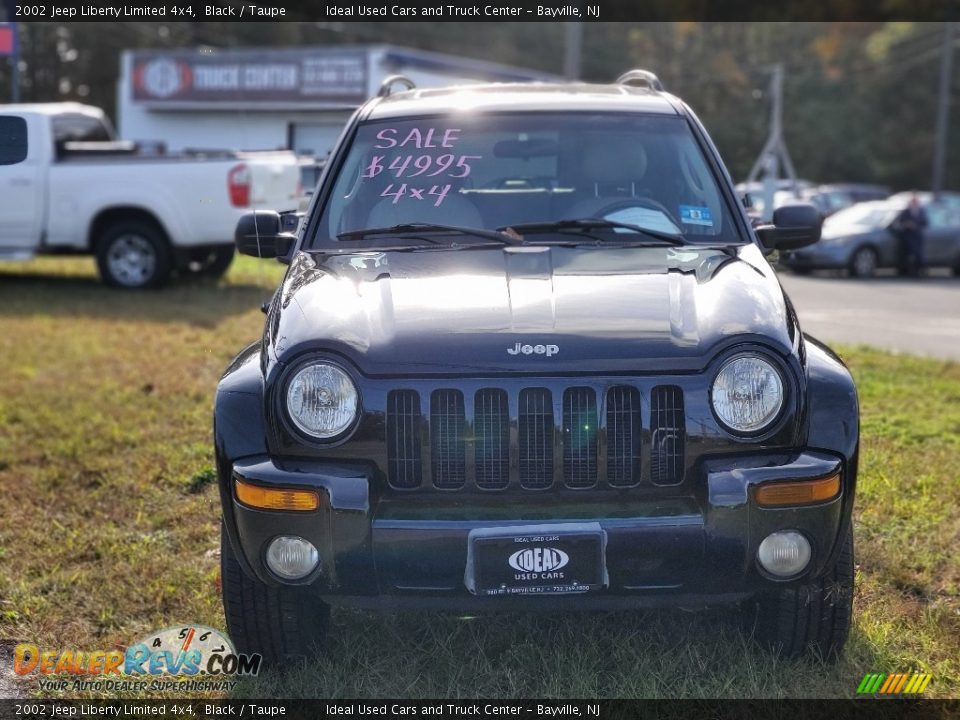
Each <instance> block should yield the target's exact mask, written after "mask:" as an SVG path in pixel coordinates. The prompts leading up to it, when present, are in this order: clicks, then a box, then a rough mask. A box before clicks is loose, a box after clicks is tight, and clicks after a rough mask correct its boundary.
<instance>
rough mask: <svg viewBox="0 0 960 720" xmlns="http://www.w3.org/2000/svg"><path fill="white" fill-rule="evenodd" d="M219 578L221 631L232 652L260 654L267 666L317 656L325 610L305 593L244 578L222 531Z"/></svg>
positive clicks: (326, 620) (326, 618) (327, 612)
mask: <svg viewBox="0 0 960 720" xmlns="http://www.w3.org/2000/svg"><path fill="white" fill-rule="evenodd" d="M220 577H221V582H222V584H223V612H224V615H225V616H226V619H227V633H228V634H229V635H230V639H231V640H233V643H234V645H235V646H236V648H237V651H238V652H241V653H260V654H261V655H263V659H264V661H265V662H267V663H268V664H270V665H276V664H279V663H281V662H283V661H284V660H288V659H302V658H309V657H315V656H317V655H319V654H320V652H321V651H322V649H323V641H324V638H325V636H326V632H327V626H328V624H329V620H330V606H329V605H327V604H326V603H324V602H323V601H321V600H320V599H319V598H317V597H315V596H313V595H311V594H310V593H308V592H306V591H305V590H301V589H299V588H291V587H272V586H269V585H266V584H264V583H262V582H260V581H259V580H257V579H256V578H251V577H249V576H248V575H247V574H246V573H245V572H244V571H243V569H242V568H241V567H240V563H239V562H237V558H236V555H235V554H234V551H233V546H232V545H231V544H230V538H228V537H227V533H226V530H225V529H223V528H222V527H221V532H220Z"/></svg>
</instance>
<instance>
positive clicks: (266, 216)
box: [234, 210, 297, 258]
mask: <svg viewBox="0 0 960 720" xmlns="http://www.w3.org/2000/svg"><path fill="white" fill-rule="evenodd" d="M296 239H297V238H296V236H294V235H291V234H290V233H287V232H283V225H282V222H281V220H280V214H279V213H275V212H274V211H273V210H255V211H253V212H249V213H247V214H246V215H244V216H242V217H241V218H240V220H239V221H238V222H237V230H236V232H235V233H234V242H235V243H236V245H237V252H239V253H240V254H242V255H252V256H253V257H258V258H284V257H286V256H287V255H289V254H290V250H291V248H292V247H293V243H294V242H295V241H296Z"/></svg>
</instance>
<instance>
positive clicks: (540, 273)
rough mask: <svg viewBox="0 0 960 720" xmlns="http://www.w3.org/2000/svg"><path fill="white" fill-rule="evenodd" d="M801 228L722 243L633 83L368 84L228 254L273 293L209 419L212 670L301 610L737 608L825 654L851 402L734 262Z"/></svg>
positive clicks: (676, 138)
mask: <svg viewBox="0 0 960 720" xmlns="http://www.w3.org/2000/svg"><path fill="white" fill-rule="evenodd" d="M398 82H403V83H404V84H405V85H407V86H408V87H406V88H405V89H404V90H403V91H401V92H396V93H392V92H391V88H392V87H393V86H394V85H395V84H397V83H398ZM819 222H820V221H819V215H818V213H817V212H816V211H815V210H814V209H813V208H812V207H811V206H802V205H798V206H790V207H784V208H780V209H779V210H777V212H776V213H775V215H774V218H773V224H772V225H766V226H761V227H758V228H756V229H752V228H751V226H750V223H749V221H748V219H747V217H746V216H745V214H744V211H743V209H742V206H741V204H740V203H738V201H737V198H736V197H735V196H734V192H733V188H732V185H731V182H730V177H729V175H728V173H727V172H726V170H725V168H724V166H723V164H722V162H721V160H720V157H719V156H718V154H717V151H716V149H715V148H714V146H713V144H712V143H711V141H710V139H709V137H708V136H707V133H706V131H705V130H704V128H703V126H702V125H701V124H700V122H699V121H698V119H697V118H696V116H695V115H694V114H693V112H692V111H691V110H690V108H689V107H687V106H686V105H685V104H684V103H683V102H682V101H680V100H679V99H677V98H676V97H673V96H671V95H669V94H667V93H665V92H663V89H662V87H661V86H660V83H659V82H658V81H657V79H656V77H655V76H654V75H652V74H651V73H648V72H645V71H631V72H630V73H627V74H626V75H625V76H623V77H622V78H621V79H620V80H618V81H617V82H616V83H614V84H611V85H577V84H574V85H540V84H535V85H490V86H464V87H454V88H449V89H443V90H418V89H416V88H413V87H412V84H411V83H410V82H409V81H407V80H406V79H404V78H391V79H389V80H388V81H387V82H386V83H385V85H384V88H383V90H382V91H381V93H380V95H379V96H378V97H376V98H374V99H372V100H371V101H370V102H368V103H366V104H365V105H364V106H363V107H362V108H360V110H358V111H357V113H356V114H355V115H354V117H353V118H352V119H351V121H350V122H349V124H348V125H347V127H346V129H345V131H344V133H343V136H342V138H341V140H340V142H339V144H338V146H337V148H336V150H335V152H334V153H333V155H332V156H331V158H330V162H329V163H328V164H327V167H326V169H325V171H324V174H323V178H322V180H321V182H320V186H319V189H318V191H317V193H316V194H315V196H314V198H313V200H312V202H311V205H310V208H309V210H308V212H307V215H306V217H305V218H304V220H303V222H302V223H301V226H300V229H299V231H298V233H297V235H296V236H294V235H291V234H287V233H285V232H283V231H282V230H281V227H282V225H281V219H280V217H279V216H278V215H277V214H276V213H271V212H263V211H261V212H257V213H253V214H251V215H248V216H246V217H245V218H243V219H242V220H241V222H240V224H239V226H238V228H237V244H238V246H239V249H240V251H241V252H245V253H247V254H252V255H258V256H260V257H278V258H280V259H281V260H282V261H284V262H287V263H289V266H290V267H289V270H288V271H287V273H286V276H285V278H284V280H283V282H282V284H281V286H280V287H279V288H278V290H277V292H276V294H275V295H274V297H273V300H272V302H270V304H269V307H268V309H267V319H266V324H265V328H264V333H263V338H262V340H260V341H258V342H256V343H254V344H252V345H250V346H249V347H248V348H246V349H245V350H244V351H243V352H241V353H240V355H238V356H237V358H236V359H235V360H234V361H233V363H231V365H230V366H229V368H228V369H227V371H226V373H225V374H224V376H223V379H222V380H221V381H220V384H219V387H218V390H217V396H216V407H215V436H216V454H217V466H218V472H219V481H220V492H221V498H222V503H223V519H224V522H223V530H224V532H223V543H222V545H223V551H222V579H223V598H224V606H225V610H226V618H227V624H228V629H229V632H230V635H231V637H232V638H233V639H234V641H235V642H236V644H237V646H238V648H239V649H240V650H242V651H248V652H261V653H264V654H265V655H266V656H268V657H274V658H276V657H283V656H286V655H298V654H306V653H307V652H309V651H310V650H311V649H316V648H317V647H319V646H320V641H321V639H322V636H323V632H324V630H325V625H326V619H327V617H328V614H329V608H330V606H331V605H353V606H360V607H368V608H385V607H386V608H441V609H445V608H449V609H456V610H468V611H471V612H472V611H482V610H499V609H507V608H509V609H512V610H516V609H531V608H537V609H538V610H540V609H544V608H555V609H562V608H570V609H580V608H594V609H598V608H599V609H605V608H611V609H612V608H635V607H645V606H654V605H660V606H663V605H679V606H685V607H687V606H702V605H713V604H740V606H741V607H742V608H743V612H744V615H745V617H748V618H750V626H751V627H752V629H753V631H754V632H755V633H756V634H757V636H758V637H759V638H761V639H762V640H765V641H766V642H768V643H770V644H771V645H773V646H776V647H779V649H780V650H781V651H782V652H784V653H786V654H798V653H801V652H803V651H805V650H812V651H813V652H815V653H819V654H820V655H821V656H831V655H835V654H836V653H838V652H839V651H840V650H841V648H842V647H843V644H844V642H845V639H846V636H847V630H848V627H849V624H850V612H851V598H852V586H853V545H852V543H853V540H852V534H851V507H852V504H853V498H854V487H855V484H856V476H857V450H858V432H859V431H858V425H859V422H858V409H857V397H856V391H855V388H854V385H853V382H852V381H851V378H850V375H849V373H848V372H847V370H846V368H845V367H844V365H843V364H842V363H841V362H840V360H839V359H838V358H837V357H836V356H835V355H834V354H832V353H831V352H830V350H829V349H827V348H826V347H824V346H823V345H821V344H820V343H818V342H816V341H815V340H813V339H811V338H809V337H806V336H804V335H803V334H802V333H801V330H800V327H799V325H798V323H797V317H796V314H795V313H794V310H793V307H792V306H791V303H790V300H789V299H788V298H787V297H786V295H785V294H784V292H783V289H782V288H781V287H780V284H779V283H778V282H777V278H776V275H775V274H774V272H773V271H772V270H771V268H770V265H769V264H768V263H767V261H766V259H765V252H768V251H770V250H773V249H791V248H796V247H800V246H803V245H805V244H809V243H811V242H815V241H816V240H817V238H818V237H819V232H820V225H819Z"/></svg>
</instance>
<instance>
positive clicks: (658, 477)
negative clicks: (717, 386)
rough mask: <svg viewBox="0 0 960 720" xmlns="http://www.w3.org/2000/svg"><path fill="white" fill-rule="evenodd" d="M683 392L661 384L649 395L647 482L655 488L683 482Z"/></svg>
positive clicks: (684, 427)
mask: <svg viewBox="0 0 960 720" xmlns="http://www.w3.org/2000/svg"><path fill="white" fill-rule="evenodd" d="M683 415H684V411H683V391H682V390H681V389H680V388H679V387H677V386H676V385H660V386H657V387H655V388H654V389H653V394H652V395H651V396H650V445H651V448H650V463H651V467H650V480H651V482H653V484H654V485H676V484H678V483H680V482H681V481H682V480H683V442H684V436H685V435H686V423H685V422H684V417H683Z"/></svg>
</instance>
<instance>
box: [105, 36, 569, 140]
mask: <svg viewBox="0 0 960 720" xmlns="http://www.w3.org/2000/svg"><path fill="white" fill-rule="evenodd" d="M397 73H399V74H403V75H406V76H407V77H409V78H410V79H411V80H413V81H414V82H415V83H416V85H417V87H440V86H443V85H450V84H458V83H470V82H481V81H488V82H489V81H492V82H524V81H530V80H555V79H556V77H554V76H550V75H546V74H544V73H537V72H535V71H532V70H525V69H522V68H515V67H510V66H507V65H500V64H497V63H489V62H482V61H478V60H468V59H465V58H460V57H454V56H450V55H442V54H439V53H432V52H425V51H421V50H411V49H408V48H401V47H394V46H390V45H377V46H333V47H310V46H307V47H297V48H284V49H278V48H274V49H270V48H256V49H252V48H246V49H236V50H233V49H231V50H223V49H202V50H128V51H126V52H124V53H123V55H122V70H121V75H120V81H119V84H118V91H117V92H118V98H117V115H118V118H117V119H118V130H119V133H120V137H122V138H124V139H128V140H135V141H159V142H162V143H164V144H165V146H166V148H167V149H168V150H171V151H176V150H183V149H188V148H195V149H197V148H232V149H238V150H263V149H277V148H291V149H294V150H296V151H298V152H302V153H310V154H314V155H317V156H320V157H323V156H325V155H326V154H327V153H328V152H329V151H330V149H331V148H332V147H333V145H334V143H335V142H336V139H337V137H338V136H339V134H340V131H341V130H342V128H343V125H344V123H345V122H346V120H347V118H349V116H350V113H351V112H352V111H353V110H354V109H356V108H357V107H358V106H359V105H360V104H361V103H363V102H364V101H365V100H366V99H367V98H369V97H370V96H372V95H375V94H376V92H377V90H378V89H379V87H380V84H381V82H382V81H383V79H384V78H385V77H387V76H389V75H392V74H397Z"/></svg>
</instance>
